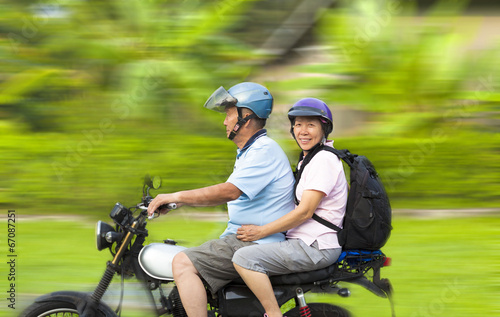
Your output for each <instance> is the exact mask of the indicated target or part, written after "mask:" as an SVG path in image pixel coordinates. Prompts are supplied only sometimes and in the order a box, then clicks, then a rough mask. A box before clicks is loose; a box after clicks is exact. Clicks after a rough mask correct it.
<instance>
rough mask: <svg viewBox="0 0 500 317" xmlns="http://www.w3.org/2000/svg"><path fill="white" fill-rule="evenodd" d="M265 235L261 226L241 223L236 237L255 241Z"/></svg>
mask: <svg viewBox="0 0 500 317" xmlns="http://www.w3.org/2000/svg"><path fill="white" fill-rule="evenodd" d="M265 236H266V235H265V233H264V232H263V229H262V227H261V226H256V225H243V226H241V227H239V228H238V231H237V232H236V238H238V239H240V240H241V241H256V240H259V239H262V238H264V237H265Z"/></svg>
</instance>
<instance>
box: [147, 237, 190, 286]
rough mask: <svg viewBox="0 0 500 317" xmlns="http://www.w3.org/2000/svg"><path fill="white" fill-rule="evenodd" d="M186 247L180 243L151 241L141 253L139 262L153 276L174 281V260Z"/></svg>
mask: <svg viewBox="0 0 500 317" xmlns="http://www.w3.org/2000/svg"><path fill="white" fill-rule="evenodd" d="M185 249H186V248H185V247H181V246H178V245H171V244H165V243H151V244H149V245H147V246H145V247H144V248H142V250H141V252H140V253H139V264H140V266H141V268H142V269H143V270H144V271H145V272H146V273H147V274H148V275H150V276H151V277H154V278H157V279H159V280H170V281H173V280H174V277H173V276H174V275H173V274H172V260H173V259H174V256H175V255H176V254H177V253H179V252H181V251H182V250H185Z"/></svg>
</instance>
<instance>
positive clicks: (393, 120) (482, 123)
mask: <svg viewBox="0 0 500 317" xmlns="http://www.w3.org/2000/svg"><path fill="white" fill-rule="evenodd" d="M296 3H297V2H293V3H292V2H290V3H288V4H287V5H286V6H285V7H286V8H287V10H292V9H293V8H294V6H295V4H296ZM445 3H446V1H441V2H439V3H438V6H436V7H434V9H432V10H430V11H428V12H427V13H426V15H420V13H418V12H417V11H416V9H415V8H414V7H413V6H414V5H415V2H414V1H404V2H402V1H391V0H387V1H366V0H358V1H348V2H342V5H341V6H340V7H335V8H331V9H328V10H326V9H325V10H324V11H322V12H319V13H321V14H318V17H319V19H318V23H317V25H316V26H315V27H314V29H313V30H311V31H310V33H311V34H313V35H314V39H315V41H316V42H317V44H318V45H320V46H321V47H326V48H327V50H326V53H327V56H326V58H325V56H323V57H322V58H320V59H318V60H315V62H314V63H309V64H302V65H289V66H287V67H286V70H287V71H288V72H290V71H296V72H297V71H298V72H300V73H301V74H300V76H295V75H294V74H293V73H290V75H289V76H287V79H285V80H278V79H276V80H274V79H273V80H270V81H269V82H263V83H264V84H266V85H267V86H268V87H269V88H270V90H271V91H272V92H273V95H274V96H275V98H276V101H277V102H276V104H277V108H278V109H276V111H275V113H274V114H273V117H272V118H271V119H270V124H269V128H270V132H271V136H272V137H274V138H275V139H277V140H278V141H279V142H280V144H281V145H282V146H283V148H284V149H285V151H286V152H287V154H288V155H289V157H290V159H291V161H292V162H293V163H295V160H296V157H297V152H298V151H297V147H296V144H295V143H294V141H293V140H291V139H290V137H289V136H288V134H287V130H288V121H287V118H286V116H285V114H284V113H280V111H282V109H280V107H282V106H283V105H289V104H292V103H293V102H295V101H296V100H297V99H298V98H302V97H305V96H308V95H311V94H312V95H314V96H315V97H319V98H323V99H324V100H326V101H327V103H328V104H329V105H330V106H331V107H332V110H333V112H334V113H336V108H348V109H351V110H354V111H358V112H360V113H363V117H365V118H366V120H363V121H362V122H360V124H359V127H356V129H354V130H355V133H354V134H351V135H348V134H342V132H343V131H339V132H340V134H339V136H338V137H337V136H336V135H334V137H335V138H336V145H337V146H338V147H345V148H349V149H351V151H353V152H355V153H359V154H364V155H366V156H368V157H369V158H370V159H372V160H373V161H374V163H375V165H376V167H377V169H378V171H379V173H380V174H381V175H382V177H383V178H385V179H386V183H387V185H388V188H389V191H390V194H391V199H392V202H393V205H394V207H396V208H422V207H425V208H457V207H494V206H498V203H499V202H500V201H499V198H498V194H497V193H498V190H499V182H498V179H499V174H500V168H499V166H498V163H497V162H499V161H500V159H499V155H500V153H499V148H498V134H499V130H498V127H499V126H500V124H498V120H499V119H500V118H499V114H498V113H499V112H498V111H499V108H498V104H499V101H500V97H499V94H498V93H496V91H497V90H498V89H497V88H498V83H499V81H498V74H500V72H499V71H498V70H499V66H500V64H499V62H498V59H497V58H496V56H497V54H498V48H497V49H495V50H488V51H484V52H481V53H477V54H476V55H474V56H471V54H470V53H469V51H468V50H467V49H466V47H467V44H468V43H469V41H470V40H471V39H472V36H473V32H474V30H475V29H474V27H471V28H469V30H470V31H469V32H470V33H466V34H464V33H458V32H456V30H455V29H454V28H453V24H452V23H451V22H453V21H454V19H455V18H457V17H458V16H459V14H460V12H461V11H460V10H461V7H463V6H464V5H465V2H463V1H454V2H453V3H454V6H455V7H454V8H453V10H451V9H450V7H446V6H441V5H444V4H445ZM450 4H452V3H451V2H450ZM262 5H263V6H262ZM266 6H267V7H266ZM0 8H1V10H2V19H1V20H0V69H1V70H0V133H1V135H2V138H1V139H0V157H1V163H2V168H1V169H0V176H1V177H0V188H1V189H2V190H0V206H1V207H2V208H4V209H6V208H11V209H12V208H16V209H21V210H23V211H24V212H25V213H27V214H28V213H30V214H39V213H43V214H47V213H64V214H66V213H72V214H87V213H100V212H102V211H103V210H108V208H110V206H112V205H113V204H114V202H115V201H121V202H123V203H124V204H129V203H134V202H135V201H136V199H135V198H133V197H138V196H139V195H140V185H141V184H140V182H141V179H142V177H143V175H144V174H146V173H150V174H158V175H160V176H162V177H163V179H164V189H165V190H166V191H175V190H181V189H188V188H195V187H200V186H206V185H211V184H214V183H217V182H222V181H225V180H226V178H227V176H228V175H229V173H230V172H231V170H232V164H233V160H234V155H235V153H234V151H235V146H234V144H232V143H231V142H230V141H228V140H227V139H225V130H224V127H223V125H222V122H223V116H220V115H218V114H216V113H212V112H210V111H207V110H206V109H203V108H202V107H201V105H202V104H203V102H204V101H205V100H206V98H207V97H208V96H209V95H210V94H211V93H212V92H213V91H214V90H215V89H216V88H217V87H218V86H220V85H224V86H225V87H226V88H227V87H230V86H231V85H232V84H235V83H237V82H240V81H243V80H248V79H251V78H259V76H263V77H264V78H266V76H265V74H266V73H265V71H266V70H267V68H261V67H259V66H258V65H265V64H264V63H265V62H267V61H268V60H267V57H266V56H262V55H257V54H255V53H254V47H252V46H251V45H252V44H255V45H256V44H257V43H259V41H260V43H261V42H262V41H263V40H262V37H263V36H265V35H268V34H270V33H271V32H272V29H271V27H270V26H269V24H266V25H264V26H263V29H264V30H263V31H262V30H261V29H260V28H259V27H258V25H256V24H255V23H253V21H254V19H256V21H264V20H269V17H270V16H276V17H277V18H283V17H286V16H287V14H286V11H284V12H281V11H280V12H278V11H279V8H281V6H280V5H278V4H276V3H267V4H266V3H265V1H264V2H260V1H207V2H200V1H126V2H119V1H111V2H110V1H91V2H89V1H56V2H52V3H45V2H44V3H40V2H38V3H35V2H33V1H14V0H9V1H4V2H3V3H2V4H1V5H0ZM443 8H446V9H443ZM443 12H446V14H443ZM443 16H445V17H443ZM257 17H258V18H257ZM273 22H274V21H273ZM445 22H446V23H445ZM258 24H264V23H260V22H259V23H258ZM259 37H260V38H259ZM273 70H274V69H273ZM261 78H262V77H261ZM279 116H281V117H279ZM335 120H343V118H337V117H336V118H335ZM284 136H286V137H287V138H286V139H284ZM464 172H467V175H465V176H464ZM437 180H438V181H437ZM127 200H128V201H127Z"/></svg>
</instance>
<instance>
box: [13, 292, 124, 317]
mask: <svg viewBox="0 0 500 317" xmlns="http://www.w3.org/2000/svg"><path fill="white" fill-rule="evenodd" d="M88 303H89V298H88V294H84V293H79V292H70V291H63V292H55V293H51V294H47V295H44V296H41V297H39V298H37V299H36V300H35V302H34V303H33V304H31V305H30V306H28V307H27V308H26V309H25V310H24V311H23V312H22V313H21V314H20V315H19V316H20V317H62V316H64V317H76V316H80V314H81V313H82V312H83V313H84V314H87V315H88V314H92V315H93V316H96V317H116V314H115V312H114V311H113V310H112V309H111V308H110V307H109V306H107V305H106V304H104V303H102V302H101V303H99V304H98V305H97V307H96V309H95V313H94V310H92V311H87V312H85V311H86V310H85V308H88V307H89V305H88Z"/></svg>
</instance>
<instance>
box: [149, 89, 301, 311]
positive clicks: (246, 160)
mask: <svg viewBox="0 0 500 317" xmlns="http://www.w3.org/2000/svg"><path fill="white" fill-rule="evenodd" d="M272 105H273V97H272V96H271V94H270V93H269V91H268V90H267V89H266V88H265V87H263V86H261V85H259V84H256V83H248V82H246V83H241V84H238V85H236V86H233V87H231V88H230V89H229V90H227V91H226V90H225V89H224V88H223V87H220V88H219V89H217V90H216V91H215V92H214V93H213V94H212V96H211V97H210V98H209V99H208V100H207V102H206V103H205V107H206V108H208V109H211V110H215V111H218V112H225V113H226V118H225V120H224V125H225V126H226V133H227V137H228V138H229V139H230V140H231V141H233V142H234V143H235V144H236V146H237V147H238V150H237V156H236V162H235V166H234V171H233V173H232V174H231V175H230V176H229V178H228V180H227V181H226V182H225V183H221V184H217V185H213V186H209V187H204V188H199V189H194V190H189V191H181V192H176V193H172V194H160V195H158V196H157V197H156V198H155V199H154V200H153V201H152V202H151V204H150V205H149V207H148V213H149V214H150V215H151V214H153V212H155V211H157V209H160V211H161V209H162V206H164V205H167V204H168V203H177V205H178V206H182V205H190V206H217V205H220V204H224V203H227V205H228V213H229V221H228V225H227V228H226V230H225V231H224V233H223V234H222V235H221V236H220V238H219V239H215V240H211V241H208V242H206V243H204V244H203V245H201V246H199V247H195V248H191V249H188V250H185V251H183V252H181V253H179V254H177V255H176V256H175V258H174V260H173V264H172V268H173V272H174V279H175V281H176V284H177V287H178V289H179V294H180V297H181V300H182V303H183V306H184V308H185V310H186V313H187V314H188V316H190V317H193V316H203V317H206V316H207V295H206V290H205V286H204V283H206V285H208V289H209V290H210V291H211V292H212V293H215V292H216V291H217V290H218V289H220V288H221V287H223V286H224V285H225V284H227V283H229V282H230V281H231V280H233V279H234V278H236V277H238V273H237V272H236V270H235V268H234V266H233V264H232V257H233V254H234V252H235V251H236V250H238V249H239V248H241V247H245V246H249V245H253V244H255V243H258V244H262V243H269V242H276V241H283V240H284V239H285V236H284V233H281V232H279V233H276V234H273V235H270V236H267V237H264V238H262V239H260V240H257V241H254V242H248V241H241V240H238V239H237V238H236V231H237V230H238V228H239V227H241V225H243V224H254V225H264V224H266V223H269V222H272V221H274V220H276V219H279V218H280V217H281V216H283V215H285V214H286V213H287V212H289V211H291V210H293V209H294V204H293V184H294V178H293V174H292V171H291V168H290V164H289V162H288V158H287V157H286V155H285V153H284V152H283V150H282V149H281V148H280V146H279V145H278V144H277V143H276V142H275V141H273V140H272V139H270V138H269V137H267V135H266V130H265V129H263V128H264V126H265V123H266V119H267V118H268V117H269V115H270V113H271V111H272Z"/></svg>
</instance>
